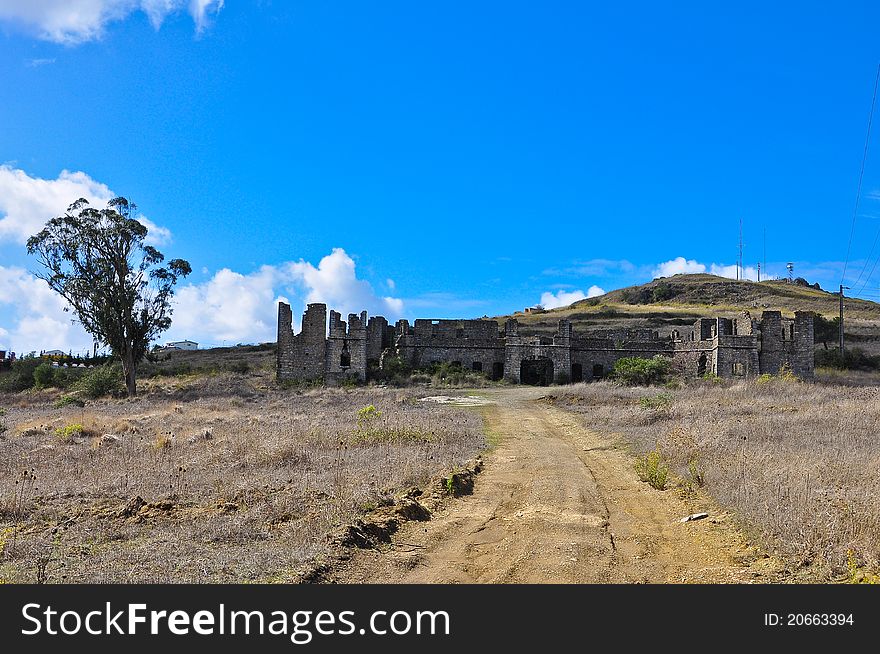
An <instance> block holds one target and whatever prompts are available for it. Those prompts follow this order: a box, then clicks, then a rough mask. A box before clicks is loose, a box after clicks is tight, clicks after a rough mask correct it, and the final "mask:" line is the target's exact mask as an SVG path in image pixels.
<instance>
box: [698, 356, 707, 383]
mask: <svg viewBox="0 0 880 654" xmlns="http://www.w3.org/2000/svg"><path fill="white" fill-rule="evenodd" d="M705 374H706V354H705V352H704V353H703V354H701V355H700V358H699V359H698V360H697V377H702V376H703V375H705Z"/></svg>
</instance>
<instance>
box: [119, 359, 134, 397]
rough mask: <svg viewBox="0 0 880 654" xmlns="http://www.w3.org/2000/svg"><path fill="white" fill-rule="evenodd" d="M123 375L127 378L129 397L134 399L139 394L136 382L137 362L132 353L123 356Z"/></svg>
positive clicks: (126, 388) (126, 387) (126, 386)
mask: <svg viewBox="0 0 880 654" xmlns="http://www.w3.org/2000/svg"><path fill="white" fill-rule="evenodd" d="M122 374H123V375H124V376H125V390H126V394H127V395H128V397H134V396H135V395H136V394H137V385H136V381H135V361H134V356H133V355H132V352H131V351H128V352H125V354H123V356H122Z"/></svg>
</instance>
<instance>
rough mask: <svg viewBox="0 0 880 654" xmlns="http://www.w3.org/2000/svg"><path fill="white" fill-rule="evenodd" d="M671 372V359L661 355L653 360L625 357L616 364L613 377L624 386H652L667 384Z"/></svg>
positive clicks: (612, 373)
mask: <svg viewBox="0 0 880 654" xmlns="http://www.w3.org/2000/svg"><path fill="white" fill-rule="evenodd" d="M669 371H670V362H669V359H667V358H666V357H664V356H661V355H659V354H658V355H657V356H655V357H653V358H651V359H644V358H642V357H624V358H622V359H618V360H617V361H615V362H614V369H613V370H612V372H611V377H612V379H614V381H616V382H617V383H618V384H622V385H624V386H650V385H651V384H662V383H663V382H665V381H666V377H667V375H669Z"/></svg>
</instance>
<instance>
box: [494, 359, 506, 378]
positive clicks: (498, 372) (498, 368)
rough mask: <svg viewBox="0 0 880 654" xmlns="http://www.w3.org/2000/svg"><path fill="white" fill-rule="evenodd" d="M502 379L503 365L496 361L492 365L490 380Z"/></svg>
mask: <svg viewBox="0 0 880 654" xmlns="http://www.w3.org/2000/svg"><path fill="white" fill-rule="evenodd" d="M503 377H504V364H503V363H501V362H500V361H496V362H495V363H493V364H492V379H494V380H495V381H499V380H501V379H502V378H503Z"/></svg>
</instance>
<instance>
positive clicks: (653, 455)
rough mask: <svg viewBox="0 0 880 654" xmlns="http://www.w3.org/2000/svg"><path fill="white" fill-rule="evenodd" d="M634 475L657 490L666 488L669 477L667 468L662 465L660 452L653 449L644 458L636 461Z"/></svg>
mask: <svg viewBox="0 0 880 654" xmlns="http://www.w3.org/2000/svg"><path fill="white" fill-rule="evenodd" d="M635 469H636V473H637V474H638V475H639V479H640V480H642V481H644V482H646V483H648V484H650V485H651V486H652V487H653V488H656V489H657V490H664V489H665V488H666V479H667V477H668V476H669V467H668V466H667V465H666V464H665V463H663V457H662V456H661V455H660V450H657V449H655V450H654V451H652V452H648V453H647V454H646V455H645V456H643V457H640V458H638V459H636V462H635Z"/></svg>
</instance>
